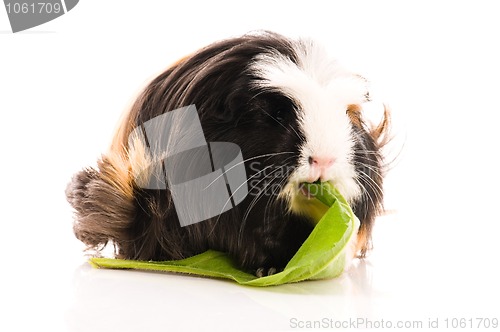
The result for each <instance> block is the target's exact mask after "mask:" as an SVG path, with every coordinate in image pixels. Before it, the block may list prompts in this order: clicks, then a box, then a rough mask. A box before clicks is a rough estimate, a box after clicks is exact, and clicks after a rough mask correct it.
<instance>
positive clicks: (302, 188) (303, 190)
mask: <svg viewBox="0 0 500 332" xmlns="http://www.w3.org/2000/svg"><path fill="white" fill-rule="evenodd" d="M311 183H314V184H320V183H321V181H320V180H316V181H314V182H300V183H299V193H300V194H302V195H303V196H304V197H306V198H309V199H312V198H314V197H316V194H317V193H316V192H313V191H311V190H310V188H308V186H307V184H311Z"/></svg>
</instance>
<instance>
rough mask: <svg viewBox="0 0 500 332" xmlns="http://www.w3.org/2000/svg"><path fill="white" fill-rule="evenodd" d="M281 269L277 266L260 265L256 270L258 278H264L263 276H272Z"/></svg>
mask: <svg viewBox="0 0 500 332" xmlns="http://www.w3.org/2000/svg"><path fill="white" fill-rule="evenodd" d="M280 271H281V269H277V268H275V267H259V268H258V269H257V270H256V271H255V275H256V276H257V277H258V278H262V277H266V276H271V275H273V274H276V273H278V272H280Z"/></svg>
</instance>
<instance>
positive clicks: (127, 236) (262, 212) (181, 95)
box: [66, 33, 389, 272]
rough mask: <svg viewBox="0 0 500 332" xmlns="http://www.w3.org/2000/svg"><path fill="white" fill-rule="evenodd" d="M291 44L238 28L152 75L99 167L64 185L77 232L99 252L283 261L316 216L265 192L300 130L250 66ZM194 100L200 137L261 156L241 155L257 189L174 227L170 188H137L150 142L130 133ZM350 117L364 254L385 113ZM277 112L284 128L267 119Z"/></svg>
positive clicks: (275, 182) (288, 101) (287, 105)
mask: <svg viewBox="0 0 500 332" xmlns="http://www.w3.org/2000/svg"><path fill="white" fill-rule="evenodd" d="M294 47H295V46H294V43H293V41H291V40H288V39H286V38H285V37H283V36H280V35H277V34H274V33H262V34H251V35H245V36H242V37H239V38H233V39H229V40H224V41H221V42H218V43H214V44H212V45H209V46H207V47H205V48H203V49H201V50H200V51H198V52H197V53H195V54H193V55H191V56H189V57H186V58H184V59H183V60H181V61H180V62H178V63H176V64H175V65H173V66H172V67H171V68H169V69H168V70H166V71H165V72H164V73H162V74H161V75H159V76H158V77H157V78H156V79H154V80H153V81H152V82H151V83H150V84H149V85H148V87H147V88H146V89H145V90H144V91H143V92H142V93H141V95H140V96H139V97H138V98H137V100H136V102H135V103H134V105H133V106H132V108H131V110H130V111H129V112H128V113H127V114H126V116H125V117H124V118H123V119H122V121H121V124H120V126H119V128H118V131H117V133H116V134H115V137H114V140H113V142H112V144H111V148H110V150H109V151H108V152H107V153H106V154H105V155H103V156H102V157H101V159H99V161H98V165H97V168H96V169H94V168H86V169H83V170H82V171H80V172H78V173H77V174H76V175H75V176H74V177H73V179H72V181H71V183H70V184H69V185H68V187H67V190H66V195H67V199H68V201H69V203H70V204H71V205H72V206H73V207H74V209H75V222H74V232H75V235H76V237H77V238H78V239H80V240H81V241H82V242H84V243H85V244H86V245H87V246H88V248H89V249H92V250H94V251H96V252H97V253H98V252H99V251H100V250H101V249H102V248H103V247H104V246H105V245H106V244H107V243H109V242H112V243H113V244H114V245H115V247H116V249H117V250H116V256H117V257H120V258H128V259H143V260H166V259H180V258H185V257H189V256H191V255H194V254H197V253H200V252H202V251H205V250H207V249H215V250H222V251H226V252H228V253H229V254H230V255H232V256H233V257H234V258H235V259H236V261H237V262H238V263H239V264H240V265H241V266H242V267H244V268H247V269H249V270H252V271H254V272H255V271H257V269H259V268H261V267H264V268H265V269H269V270H271V271H274V270H272V268H274V267H277V268H281V267H284V265H285V264H286V262H287V261H288V260H289V259H290V258H291V256H292V255H293V253H294V252H295V251H296V250H297V249H298V247H300V245H301V244H302V242H303V241H304V240H305V238H306V237H307V236H308V235H309V233H310V231H311V230H312V228H313V225H312V224H311V222H310V220H309V219H308V218H307V217H304V216H299V215H294V214H293V213H290V212H289V209H288V207H287V206H286V201H283V200H280V199H278V198H277V197H278V195H277V194H273V195H269V194H268V193H266V189H269V188H272V187H278V188H283V187H284V186H285V185H286V181H287V176H288V175H290V174H280V176H277V175H276V172H275V173H274V175H273V173H272V172H269V173H268V174H267V173H266V172H264V170H266V169H270V168H271V167H272V166H274V165H296V164H297V163H298V158H299V156H298V151H299V147H300V146H301V144H303V143H304V141H305V139H306V138H305V137H304V133H303V132H301V131H300V128H299V127H298V124H297V122H296V119H295V118H293V116H291V115H285V116H283V114H280V113H279V111H280V110H295V111H297V107H298V106H297V103H296V101H295V100H293V98H289V96H286V95H282V94H280V93H277V92H276V91H270V90H269V89H260V90H259V89H258V88H256V84H255V81H256V80H259V79H260V78H259V77H258V75H256V73H255V72H252V71H251V70H249V66H250V64H252V62H253V61H256V60H255V59H258V58H259V57H262V56H263V55H266V56H268V57H271V56H275V55H276V54H280V57H285V58H287V59H289V61H291V62H292V63H299V62H300V61H299V59H298V58H299V56H300V54H298V53H297V51H296V50H295V48H294ZM191 104H195V105H196V107H197V109H198V112H199V116H200V120H201V123H202V126H203V129H204V132H205V135H206V139H207V141H230V142H233V143H236V144H238V146H239V147H240V148H241V150H242V151H243V155H244V157H245V158H246V159H247V160H248V161H250V160H252V161H258V162H259V163H260V170H259V171H257V170H253V169H252V168H251V167H250V165H247V164H245V167H246V169H247V177H248V178H249V183H250V181H253V182H252V183H254V186H251V188H250V190H251V191H252V190H253V191H254V192H253V194H252V195H249V197H247V198H246V199H245V201H244V202H243V203H242V204H241V205H239V206H237V207H236V208H233V209H231V210H229V211H227V212H225V213H223V214H221V215H219V216H218V217H215V218H212V219H210V220H206V221H203V222H201V223H197V224H193V225H190V226H186V227H180V225H179V222H178V219H177V215H176V213H175V209H174V207H173V202H172V197H171V195H170V192H169V190H150V189H143V188H141V187H142V186H141V185H140V183H138V182H140V178H138V177H137V174H138V170H141V169H144V168H145V165H149V164H151V162H152V160H150V156H149V155H148V154H147V146H143V145H142V144H141V143H140V142H138V141H137V140H134V139H133V137H132V139H131V137H130V136H131V133H132V131H133V130H134V129H135V128H136V127H137V126H139V125H141V124H142V123H144V122H146V121H148V120H150V119H152V118H154V117H156V116H158V115H161V114H163V113H165V112H168V111H172V110H175V109H178V108H180V107H184V106H186V105H191ZM263 110H264V111H265V112H263ZM266 110H267V111H266ZM264 113H267V115H266V114H264ZM290 114H292V113H290ZM268 115H269V116H268ZM350 116H351V118H352V128H353V129H352V132H353V135H354V137H355V152H354V160H355V161H354V163H355V167H356V171H357V174H358V177H357V181H358V183H359V185H360V186H361V187H362V188H363V193H362V195H361V196H360V197H358V198H357V199H356V200H354V201H353V208H354V211H355V213H356V214H357V216H358V217H359V219H360V221H361V228H360V230H359V235H358V244H357V245H358V247H357V251H358V253H359V254H360V255H362V256H363V255H365V253H366V251H367V250H368V249H369V247H370V245H371V232H372V226H373V223H374V220H375V218H376V216H377V215H378V214H379V213H380V212H381V210H382V199H383V190H382V186H383V173H384V167H383V166H384V165H383V164H384V163H383V158H382V154H381V149H382V147H383V145H384V144H385V142H386V141H387V132H388V128H389V112H388V110H386V112H385V116H384V119H383V121H382V122H381V123H380V124H379V125H377V126H373V127H371V126H369V125H367V124H366V123H364V122H363V119H362V115H361V114H360V112H358V111H355V110H354V111H353V112H351V114H350ZM271 117H273V119H270V118H271ZM278 117H280V120H281V121H282V123H281V124H280V126H281V127H283V128H285V129H286V130H285V129H283V128H281V127H280V126H277V125H276V123H275V122H276V121H273V120H276V118H278ZM281 118H284V119H281ZM283 123H285V125H283ZM290 128H291V129H290ZM294 128H295V129H294ZM291 132H294V133H293V135H291V134H290V133H291ZM268 135H272V138H273V139H270V138H269V136H268ZM130 142H132V144H131V143H130ZM259 172H260V173H259ZM263 173H266V174H265V176H261V175H262V174H263ZM259 271H262V270H259Z"/></svg>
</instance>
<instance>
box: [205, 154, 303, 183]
mask: <svg viewBox="0 0 500 332" xmlns="http://www.w3.org/2000/svg"><path fill="white" fill-rule="evenodd" d="M287 153H295V152H293V151H285V152H275V153H266V154H262V155H259V156H254V157H250V158H247V159H245V160H243V161H240V162H238V163H236V164H234V165H233V166H231V167H229V168H228V169H224V171H225V172H227V171H229V170H232V169H233V168H234V167H236V166H239V165H241V164H243V163H245V162H247V161H250V160H255V159H257V158H264V157H274V156H279V155H282V154H287ZM225 172H223V174H221V175H219V176H218V177H216V178H215V179H214V180H213V181H212V182H210V183H209V184H208V185H207V186H206V187H205V188H204V190H206V189H208V187H210V186H211V185H213V184H214V183H215V182H216V181H217V180H218V179H220V178H221V177H222V176H224V173H225Z"/></svg>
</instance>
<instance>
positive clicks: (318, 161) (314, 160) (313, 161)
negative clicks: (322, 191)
mask: <svg viewBox="0 0 500 332" xmlns="http://www.w3.org/2000/svg"><path fill="white" fill-rule="evenodd" d="M334 162H335V158H333V157H313V156H310V157H309V165H311V166H312V167H319V168H328V167H330V166H332V165H333V163H334Z"/></svg>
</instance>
